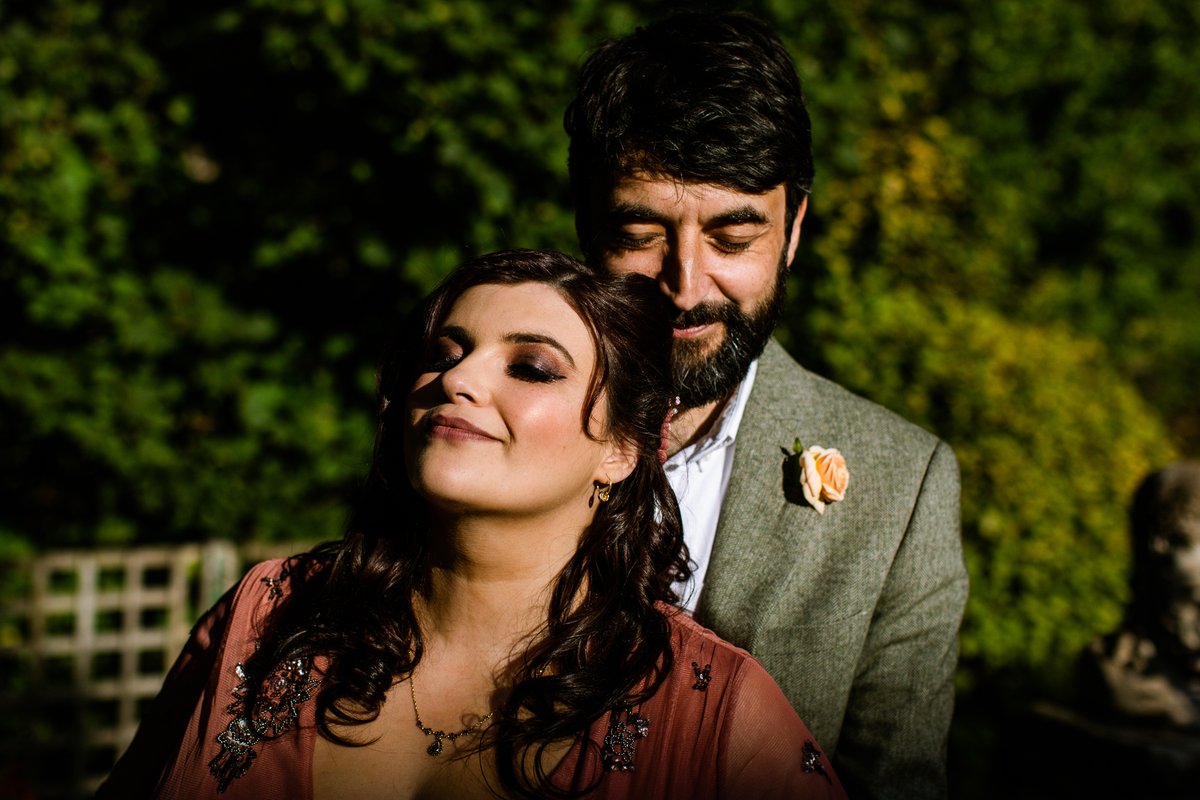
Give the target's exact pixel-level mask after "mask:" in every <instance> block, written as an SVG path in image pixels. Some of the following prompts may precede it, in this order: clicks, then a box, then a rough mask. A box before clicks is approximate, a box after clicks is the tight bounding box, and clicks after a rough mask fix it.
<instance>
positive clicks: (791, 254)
mask: <svg viewBox="0 0 1200 800" xmlns="http://www.w3.org/2000/svg"><path fill="white" fill-rule="evenodd" d="M805 211H808V195H804V198H803V199H802V200H801V201H800V205H799V206H798V207H797V208H796V217H795V219H793V220H792V229H791V230H790V231H789V232H788V250H787V265H788V269H791V267H792V259H794V258H795V257H796V248H797V247H799V246H800V223H801V222H803V221H804V212H805Z"/></svg>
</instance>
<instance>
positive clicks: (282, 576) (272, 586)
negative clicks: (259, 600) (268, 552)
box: [259, 567, 290, 600]
mask: <svg viewBox="0 0 1200 800" xmlns="http://www.w3.org/2000/svg"><path fill="white" fill-rule="evenodd" d="M289 574H290V573H289V572H288V568H287V567H284V568H283V569H282V570H280V571H279V577H278V578H259V580H260V581H262V582H263V583H265V584H266V585H267V599H268V600H278V599H279V598H281V597H283V589H281V588H279V587H280V586H281V585H282V584H283V582H284V581H286V580H287V578H288V575H289Z"/></svg>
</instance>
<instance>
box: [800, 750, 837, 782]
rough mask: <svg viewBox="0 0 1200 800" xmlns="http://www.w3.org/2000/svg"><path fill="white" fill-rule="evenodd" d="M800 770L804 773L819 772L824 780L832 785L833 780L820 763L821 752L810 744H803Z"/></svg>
mask: <svg viewBox="0 0 1200 800" xmlns="http://www.w3.org/2000/svg"><path fill="white" fill-rule="evenodd" d="M801 759H802V760H801V762H800V768H801V769H802V770H804V771H805V772H819V773H821V774H822V775H824V776H825V780H827V781H829V782H830V783H833V779H832V778H830V777H829V773H828V772H826V771H825V764H824V763H823V762H822V761H821V751H820V750H818V749H817V746H816V745H815V744H813V743H812V742H805V743H804V753H803V755H802V756H801Z"/></svg>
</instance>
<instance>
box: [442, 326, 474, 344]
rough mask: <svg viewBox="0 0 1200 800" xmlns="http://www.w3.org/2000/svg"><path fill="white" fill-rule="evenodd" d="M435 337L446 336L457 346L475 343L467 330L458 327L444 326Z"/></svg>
mask: <svg viewBox="0 0 1200 800" xmlns="http://www.w3.org/2000/svg"><path fill="white" fill-rule="evenodd" d="M435 336H437V337H442V336H444V337H446V338H447V339H450V340H451V341H453V342H455V343H456V344H471V343H472V342H473V341H474V339H473V338H472V337H471V334H469V333H467V329H466V328H462V327H459V326H458V325H443V326H442V328H441V329H440V330H439V331H438V332H437V333H436V334H435Z"/></svg>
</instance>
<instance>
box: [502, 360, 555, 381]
mask: <svg viewBox="0 0 1200 800" xmlns="http://www.w3.org/2000/svg"><path fill="white" fill-rule="evenodd" d="M508 375H509V377H512V378H516V379H517V380H519V381H525V382H527V383H553V382H554V381H561V380H562V379H563V378H564V377H566V376H565V375H563V374H562V373H561V372H560V371H559V370H558V369H556V368H555V367H554V365H552V364H548V363H546V362H544V361H514V362H513V363H511V364H509V365H508Z"/></svg>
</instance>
